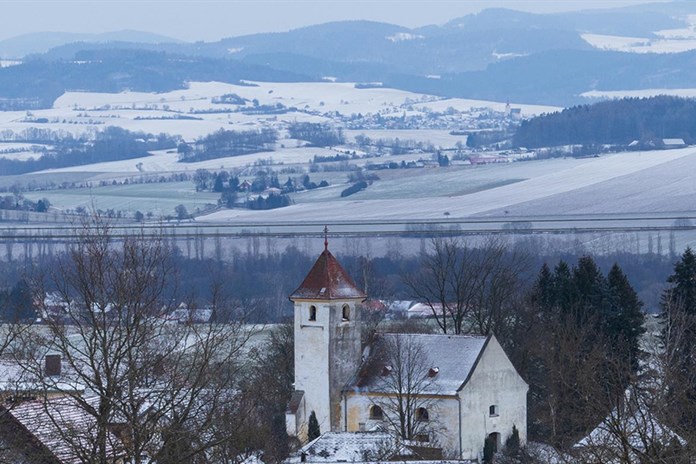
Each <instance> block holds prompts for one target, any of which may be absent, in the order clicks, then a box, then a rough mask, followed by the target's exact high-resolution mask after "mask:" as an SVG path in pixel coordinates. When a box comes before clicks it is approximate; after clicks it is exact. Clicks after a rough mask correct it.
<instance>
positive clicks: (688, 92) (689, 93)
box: [580, 88, 696, 98]
mask: <svg viewBox="0 0 696 464" xmlns="http://www.w3.org/2000/svg"><path fill="white" fill-rule="evenodd" d="M658 95H673V96H675V97H686V98H695V97H696V88H694V89H642V90H592V91H590V92H584V93H581V94H580V96H582V97H587V98H625V97H634V98H636V97H637V98H645V97H655V96H658Z"/></svg>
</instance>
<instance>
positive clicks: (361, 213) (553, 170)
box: [199, 148, 696, 222]
mask: <svg viewBox="0 0 696 464" xmlns="http://www.w3.org/2000/svg"><path fill="white" fill-rule="evenodd" d="M682 159H683V162H684V163H685V164H686V165H687V166H684V167H690V168H691V169H690V170H683V171H682V172H689V173H693V172H695V171H694V168H696V149H694V148H685V149H680V150H665V151H653V152H644V153H621V154H615V155H608V156H604V157H600V158H591V159H582V160H576V159H567V160H553V161H547V162H538V163H534V162H532V163H514V164H511V165H507V166H486V167H485V168H487V169H490V171H488V172H487V173H486V174H488V175H489V176H490V178H491V179H492V180H491V182H490V183H489V184H487V185H485V183H483V182H481V184H482V185H480V186H479V188H478V189H474V191H473V192H467V191H466V190H465V187H466V185H467V176H468V175H469V174H470V173H474V174H471V175H472V177H474V178H475V177H476V174H475V173H476V171H477V170H479V169H480V168H478V167H476V168H475V167H472V168H468V170H467V169H460V170H455V174H453V175H452V178H454V179H458V181H459V182H460V184H458V185H457V184H454V186H453V188H461V189H462V190H464V192H463V194H461V195H457V194H456V193H453V194H451V195H447V196H430V195H428V194H427V190H426V191H424V188H425V189H427V188H428V186H427V184H428V183H427V182H416V183H411V182H409V180H408V179H394V180H391V181H388V182H392V186H391V189H392V192H393V191H394V190H397V191H399V190H400V193H399V194H398V195H395V194H394V193H392V195H394V197H391V199H384V196H385V195H379V196H380V197H381V198H379V199H375V198H371V197H372V193H371V192H370V189H373V190H377V189H379V188H382V189H388V188H389V186H387V187H384V186H379V181H378V183H376V185H373V186H371V187H369V188H368V189H367V190H366V191H363V192H360V193H357V194H355V195H353V196H351V197H348V198H345V199H339V198H334V199H328V198H327V199H325V201H316V202H307V203H300V201H299V200H301V199H300V198H298V204H296V205H293V206H290V207H287V208H283V209H280V210H273V211H248V210H225V211H220V212H216V213H213V214H210V215H208V216H205V217H202V218H200V219H199V220H200V221H210V222H218V221H234V220H250V221H263V222H266V221H268V222H276V221H293V222H301V221H309V220H322V219H326V218H331V220H383V219H444V218H463V217H468V216H472V215H481V214H487V213H489V212H496V213H499V212H500V210H503V211H505V210H509V211H511V212H512V211H515V210H514V207H515V205H519V204H523V203H526V202H532V201H541V200H545V199H550V200H549V202H552V201H553V200H552V198H555V196H557V195H560V194H568V193H570V192H575V191H579V190H581V189H587V190H588V193H587V195H588V196H587V203H588V204H590V205H595V206H596V208H598V209H601V210H603V211H604V210H612V211H613V212H619V211H624V212H640V211H643V210H644V208H642V206H641V203H640V200H634V199H633V197H632V196H631V195H621V191H620V190H618V191H616V192H613V194H614V195H613V196H607V195H608V194H607V193H606V192H603V193H602V195H590V194H591V193H592V192H593V191H594V189H593V187H594V186H596V185H598V184H603V185H605V186H606V185H611V183H612V182H614V181H616V180H617V179H621V178H622V177H623V176H627V175H631V174H635V173H642V174H643V175H644V176H648V177H649V176H656V173H660V174H661V177H659V178H658V177H654V182H656V183H662V184H664V185H667V184H669V183H670V182H671V179H672V177H673V175H674V174H673V173H672V169H670V167H669V166H667V167H664V168H663V169H656V168H658V167H660V166H663V165H665V164H667V163H670V162H672V161H678V160H682ZM535 165H536V166H535ZM529 166H532V167H531V168H530V167H529ZM487 169H486V170H487ZM495 169H500V170H499V171H497V172H494V171H493V170H495ZM486 170H484V172H485V171H486ZM433 174H435V173H433ZM527 176H529V177H527ZM505 179H508V180H509V181H510V182H511V183H507V184H505V185H500V183H501V182H503V181H504V180H505ZM520 179H524V180H520ZM430 180H431V181H432V182H431V185H452V184H451V182H452V181H453V180H452V179H450V181H451V182H447V181H446V180H445V179H443V178H442V177H440V176H433V177H431V179H430ZM493 180H494V181H493ZM424 184H425V186H424ZM617 185H621V184H620V183H619V184H617ZM639 187H640V186H639ZM645 195H649V193H646V194H645ZM396 197H398V198H396ZM676 200H677V199H675V198H673V197H665V198H662V199H661V202H662V203H661V207H662V210H663V211H670V210H671V211H674V210H683V209H684V208H685V207H688V206H689V205H692V206H690V208H688V209H690V210H694V207H693V204H692V203H691V202H690V199H689V198H688V197H687V198H681V197H680V201H685V202H689V203H688V204H686V203H677V202H676ZM655 203H658V202H657V201H656V202H655ZM652 207H655V205H653V206H652ZM652 207H651V208H652ZM562 209H563V208H562V207H557V208H556V211H557V214H564V211H561V210H562ZM590 209H591V208H590ZM569 212H570V211H569ZM526 213H527V214H532V211H526ZM533 213H534V214H537V215H542V214H550V213H551V212H550V211H548V210H545V209H543V208H542V209H538V210H536V211H534V212H533Z"/></svg>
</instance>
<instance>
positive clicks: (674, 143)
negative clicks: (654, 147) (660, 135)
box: [662, 139, 686, 147]
mask: <svg viewBox="0 0 696 464" xmlns="http://www.w3.org/2000/svg"><path fill="white" fill-rule="evenodd" d="M662 143H664V144H665V145H668V146H680V147H681V146H684V145H686V143H684V139H662Z"/></svg>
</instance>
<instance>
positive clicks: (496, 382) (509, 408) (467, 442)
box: [460, 337, 528, 459]
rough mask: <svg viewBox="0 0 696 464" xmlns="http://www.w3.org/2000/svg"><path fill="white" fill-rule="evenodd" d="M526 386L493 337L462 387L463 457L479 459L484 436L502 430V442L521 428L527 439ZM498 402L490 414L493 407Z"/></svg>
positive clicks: (520, 432)
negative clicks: (514, 429)
mask: <svg viewBox="0 0 696 464" xmlns="http://www.w3.org/2000/svg"><path fill="white" fill-rule="evenodd" d="M527 390H528V386H527V384H526V383H525V382H524V380H522V378H521V377H520V376H519V374H518V373H517V371H516V370H515V368H514V366H513V365H512V363H511V362H510V360H509V359H508V357H507V355H506V354H505V352H504V351H503V349H502V347H501V346H500V344H499V343H498V341H497V340H496V339H495V337H492V338H491V340H490V341H489V342H488V345H487V346H486V348H485V349H484V352H483V354H482V355H481V358H480V359H479V362H478V364H477V366H476V368H475V369H474V372H473V374H472V375H471V378H470V379H469V382H468V383H467V384H466V386H465V387H464V388H463V389H462V391H460V398H461V405H462V456H461V457H462V459H478V458H480V457H481V454H482V452H483V445H484V440H485V439H486V437H487V436H488V435H489V434H491V433H498V434H500V444H501V445H504V443H505V440H506V439H507V438H508V437H509V436H510V434H511V433H512V426H513V425H514V426H516V427H517V429H518V430H519V434H520V441H521V442H522V443H526V441H527ZM491 406H495V411H494V412H493V414H491V411H490V407H491Z"/></svg>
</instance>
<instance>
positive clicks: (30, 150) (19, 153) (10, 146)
mask: <svg viewBox="0 0 696 464" xmlns="http://www.w3.org/2000/svg"><path fill="white" fill-rule="evenodd" d="M41 147H45V145H36V144H32V143H13V142H10V143H6V142H0V158H5V159H11V160H18V161H26V160H28V159H30V158H39V157H40V156H41V153H37V152H36V151H34V149H35V148H37V149H40V148H41Z"/></svg>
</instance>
